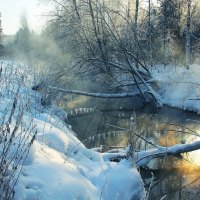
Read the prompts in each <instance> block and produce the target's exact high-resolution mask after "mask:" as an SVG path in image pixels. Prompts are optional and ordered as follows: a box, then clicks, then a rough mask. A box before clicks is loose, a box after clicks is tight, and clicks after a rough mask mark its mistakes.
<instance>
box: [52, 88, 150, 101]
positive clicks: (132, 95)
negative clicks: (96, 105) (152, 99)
mask: <svg viewBox="0 0 200 200" xmlns="http://www.w3.org/2000/svg"><path fill="white" fill-rule="evenodd" d="M49 88H50V89H52V90H57V91H59V92H64V93H69V94H77V95H83V96H90V97H97V98H127V97H135V96H137V95H139V93H121V94H105V93H92V92H83V91H79V90H69V89H63V88H58V87H49ZM144 92H146V91H144Z"/></svg>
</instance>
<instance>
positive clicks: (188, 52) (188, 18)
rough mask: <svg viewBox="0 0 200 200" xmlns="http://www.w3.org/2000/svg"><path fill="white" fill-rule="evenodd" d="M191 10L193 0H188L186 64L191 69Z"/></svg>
mask: <svg viewBox="0 0 200 200" xmlns="http://www.w3.org/2000/svg"><path fill="white" fill-rule="evenodd" d="M190 10H191V0H187V21H186V38H185V65H186V68H187V69H189V65H190V49H191V47H190V38H191V36H190V21H191V19H190Z"/></svg>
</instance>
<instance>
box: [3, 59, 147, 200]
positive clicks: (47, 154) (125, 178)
mask: <svg viewBox="0 0 200 200" xmlns="http://www.w3.org/2000/svg"><path fill="white" fill-rule="evenodd" d="M2 68H3V70H2V74H1V80H0V81H1V88H0V90H1V96H0V117H1V123H4V122H5V121H6V120H4V115H5V113H6V117H7V118H8V116H9V113H10V112H11V108H12V104H13V100H14V98H15V97H16V93H17V90H18V88H19V85H20V89H19V92H18V97H17V106H16V109H15V115H14V116H13V118H12V122H11V124H10V127H11V129H13V128H14V127H15V126H16V121H17V118H18V117H19V116H18V114H19V113H20V109H24V112H23V118H22V121H21V122H20V127H19V129H18V130H17V132H16V138H17V137H18V139H16V142H17V143H20V142H21V139H22V138H23V136H25V137H26V139H25V141H24V144H25V143H27V144H28V143H30V142H31V140H32V137H33V136H34V135H35V133H37V134H36V139H35V140H34V142H33V144H32V145H31V148H30V150H29V153H28V155H27V158H26V159H25V162H24V163H23V162H20V163H19V165H20V166H21V167H22V168H21V167H19V171H20V170H21V173H20V176H19V179H18V182H17V184H16V185H15V187H14V190H15V197H14V199H15V200H36V199H38V200H55V199H57V200H66V199H69V200H96V199H102V200H110V199H120V200H123V199H124V200H128V199H135V200H137V199H144V198H145V195H146V193H145V190H144V186H143V182H142V179H141V176H140V174H139V173H138V171H137V169H136V168H135V167H133V166H132V165H131V163H130V162H129V161H128V160H122V161H121V162H119V163H113V162H110V161H109V160H104V157H103V155H102V154H100V153H98V152H95V151H93V150H90V149H87V148H86V147H85V146H84V145H83V144H82V143H81V142H80V141H79V140H78V139H77V137H76V134H75V133H74V132H73V131H72V130H71V129H70V128H69V125H67V124H65V122H63V121H62V120H61V119H60V118H59V117H58V116H56V115H55V113H54V112H52V110H53V109H51V108H44V107H42V106H41V105H40V99H41V97H40V94H38V93H36V92H34V91H32V90H31V89H30V88H31V84H32V82H33V80H32V79H31V76H29V75H28V71H27V69H26V67H25V66H21V65H20V64H17V63H15V62H11V61H2ZM22 77H23V84H22V82H21V79H22ZM3 125H4V124H3ZM27 130H28V131H27ZM27 134H28V136H27ZM9 137H10V136H9ZM2 148H3V146H2V145H1V144H0V150H2ZM16 151H17V145H15V144H14V143H13V144H12V145H11V151H10V152H9V153H10V155H11V156H12V155H13V153H14V152H16ZM19 171H18V172H19ZM11 185H12V183H11Z"/></svg>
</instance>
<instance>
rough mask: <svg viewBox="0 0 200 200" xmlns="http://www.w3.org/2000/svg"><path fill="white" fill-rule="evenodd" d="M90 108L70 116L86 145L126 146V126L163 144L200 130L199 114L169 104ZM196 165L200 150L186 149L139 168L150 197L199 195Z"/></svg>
mask: <svg viewBox="0 0 200 200" xmlns="http://www.w3.org/2000/svg"><path fill="white" fill-rule="evenodd" d="M104 108H105V107H104ZM91 111H92V112H87V113H82V114H78V115H77V116H72V117H70V118H69V123H70V124H71V125H72V129H73V130H74V131H75V132H76V133H77V135H78V137H79V139H80V140H82V141H84V144H85V145H86V146H87V147H88V148H93V147H97V146H100V145H104V147H105V149H106V150H109V148H110V147H111V146H120V147H123V146H126V145H127V142H128V138H129V137H130V133H129V132H128V131H126V130H130V129H131V130H132V131H133V132H137V134H140V135H142V136H143V137H145V138H147V139H148V140H149V141H151V142H153V143H155V144H159V145H163V146H170V145H173V144H177V143H187V142H191V141H194V140H197V139H198V138H199V137H198V136H196V134H198V133H200V120H199V115H197V114H195V113H193V112H188V111H184V110H179V109H176V108H171V107H168V106H164V107H163V108H161V109H155V108H154V107H152V106H151V105H150V106H149V105H148V106H145V107H138V108H137V109H132V108H130V107H129V108H127V107H120V106H119V107H118V108H117V109H116V108H113V106H106V109H102V110H100V109H94V110H92V109H91ZM77 113H78V112H77ZM131 117H132V118H131ZM130 119H132V120H130ZM88 138H89V139H88ZM132 138H133V140H134V144H135V148H136V149H139V150H144V149H149V148H152V146H151V145H150V144H147V143H146V142H144V141H142V140H141V139H139V138H137V137H136V136H135V135H134V134H133V135H132ZM199 166H200V151H196V152H194V153H186V154H184V155H183V156H182V157H181V158H178V157H166V158H164V159H163V158H162V159H157V160H156V161H155V160H154V161H153V162H152V163H150V165H149V167H150V168H151V169H140V170H141V175H142V178H143V181H144V184H145V187H146V190H147V191H149V200H157V199H163V200H164V199H165V200H173V199H174V200H184V199H187V200H196V199H200V167H199Z"/></svg>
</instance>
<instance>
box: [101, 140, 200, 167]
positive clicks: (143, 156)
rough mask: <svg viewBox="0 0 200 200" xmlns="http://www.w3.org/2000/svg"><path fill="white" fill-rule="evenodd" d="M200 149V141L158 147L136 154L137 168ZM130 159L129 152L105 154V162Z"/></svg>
mask: <svg viewBox="0 0 200 200" xmlns="http://www.w3.org/2000/svg"><path fill="white" fill-rule="evenodd" d="M198 149H200V141H196V142H193V143H191V144H176V145H173V146H170V147H163V146H158V147H157V148H154V149H151V150H147V151H139V152H136V153H135V158H136V161H135V163H136V166H138V167H145V166H147V165H148V163H149V162H150V161H151V160H153V159H155V158H163V157H166V156H179V155H180V154H182V153H187V152H191V151H195V150H198ZM125 158H126V159H128V156H127V152H126V151H124V152H119V153H104V159H105V160H111V161H112V160H115V161H116V160H121V159H125Z"/></svg>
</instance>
